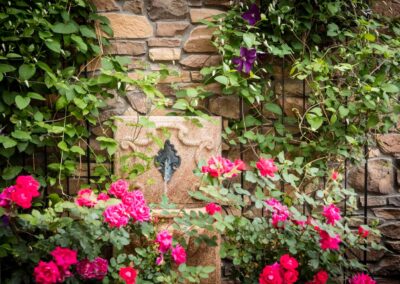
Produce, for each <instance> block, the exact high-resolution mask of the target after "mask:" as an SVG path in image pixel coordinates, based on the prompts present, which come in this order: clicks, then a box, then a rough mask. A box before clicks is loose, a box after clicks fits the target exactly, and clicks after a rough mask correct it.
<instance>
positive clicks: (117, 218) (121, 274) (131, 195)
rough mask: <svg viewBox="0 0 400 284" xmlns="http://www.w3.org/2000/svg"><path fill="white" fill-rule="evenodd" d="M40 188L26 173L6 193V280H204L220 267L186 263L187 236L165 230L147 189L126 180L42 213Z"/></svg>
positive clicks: (2, 197) (1, 226) (0, 231)
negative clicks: (131, 185) (153, 210)
mask: <svg viewBox="0 0 400 284" xmlns="http://www.w3.org/2000/svg"><path fill="white" fill-rule="evenodd" d="M39 187H40V185H39V183H38V182H37V181H36V179H35V178H33V177H32V176H20V177H18V178H17V179H16V183H15V185H13V186H10V187H7V188H5V189H4V190H3V191H2V192H1V193H0V216H1V223H0V241H1V244H2V245H1V247H0V260H1V262H2V266H1V269H2V275H4V276H5V277H6V279H5V281H6V283H8V282H7V281H14V282H13V283H30V282H32V280H35V282H36V283H39V284H53V283H62V282H65V281H67V282H68V283H79V282H81V283H82V282H86V281H91V282H103V283H108V282H121V281H122V282H124V283H129V284H134V283H187V282H193V283H197V282H199V281H200V279H201V278H206V277H207V276H208V273H210V272H212V271H213V270H214V268H212V267H201V266H196V267H189V266H187V265H186V249H185V248H186V247H187V243H186V242H185V240H184V239H183V238H182V237H179V236H178V237H174V236H173V235H171V233H170V232H169V231H167V230H161V229H159V227H158V226H157V225H158V224H157V220H156V219H154V218H152V216H151V210H150V207H149V206H148V204H147V203H146V200H145V199H144V196H143V193H142V192H141V191H140V190H130V189H129V183H128V182H127V181H125V180H118V181H116V182H114V183H112V184H111V185H110V187H109V190H108V192H107V193H105V192H102V193H99V194H96V193H95V192H94V191H93V190H91V189H89V188H86V189H82V190H80V191H79V192H78V194H77V196H76V197H75V198H74V200H69V201H68V200H61V199H58V200H56V199H54V198H53V199H52V200H49V204H48V207H46V208H44V209H42V210H39V209H35V208H34V204H35V203H34V202H35V201H36V200H35V198H38V197H39V196H40V192H39ZM52 197H54V196H52ZM37 201H39V199H38V200H37ZM37 208H39V207H37ZM3 263H4V264H3Z"/></svg>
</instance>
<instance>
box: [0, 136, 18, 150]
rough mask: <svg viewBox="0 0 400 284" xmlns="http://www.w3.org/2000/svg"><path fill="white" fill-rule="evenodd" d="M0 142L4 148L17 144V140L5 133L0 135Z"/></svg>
mask: <svg viewBox="0 0 400 284" xmlns="http://www.w3.org/2000/svg"><path fill="white" fill-rule="evenodd" d="M0 143H2V144H3V147H4V148H5V149H8V148H12V147H15V146H16V145H17V142H16V141H15V140H14V139H12V138H10V137H8V136H5V135H0Z"/></svg>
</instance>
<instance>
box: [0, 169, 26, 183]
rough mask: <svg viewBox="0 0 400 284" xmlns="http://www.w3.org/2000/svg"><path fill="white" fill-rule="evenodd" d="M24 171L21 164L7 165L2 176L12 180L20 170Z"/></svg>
mask: <svg viewBox="0 0 400 284" xmlns="http://www.w3.org/2000/svg"><path fill="white" fill-rule="evenodd" d="M21 171H22V167H21V166H12V167H7V168H5V169H4V171H3V174H2V175H1V177H2V178H3V179H5V180H12V179H14V178H15V177H16V176H17V175H18V174H19V173H20V172H21Z"/></svg>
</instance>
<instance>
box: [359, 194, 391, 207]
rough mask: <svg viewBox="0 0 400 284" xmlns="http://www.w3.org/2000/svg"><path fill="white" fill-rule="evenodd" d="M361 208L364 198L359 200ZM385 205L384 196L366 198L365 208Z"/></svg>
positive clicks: (363, 204)
mask: <svg viewBox="0 0 400 284" xmlns="http://www.w3.org/2000/svg"><path fill="white" fill-rule="evenodd" d="M359 200H360V204H361V206H362V207H364V206H365V199H364V196H361V197H360V198H359ZM386 204H387V200H386V196H385V197H384V196H368V198H367V207H376V206H385V205H386Z"/></svg>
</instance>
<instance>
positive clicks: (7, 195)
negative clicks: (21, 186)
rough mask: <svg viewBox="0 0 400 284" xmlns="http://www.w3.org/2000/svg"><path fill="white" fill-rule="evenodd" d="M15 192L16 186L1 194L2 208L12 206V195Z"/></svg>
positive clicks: (0, 205) (7, 188)
mask: <svg viewBox="0 0 400 284" xmlns="http://www.w3.org/2000/svg"><path fill="white" fill-rule="evenodd" d="M13 191H15V186H10V187H6V188H5V189H3V191H2V192H1V193H0V207H5V208H8V207H10V206H11V193H12V192H13Z"/></svg>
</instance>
